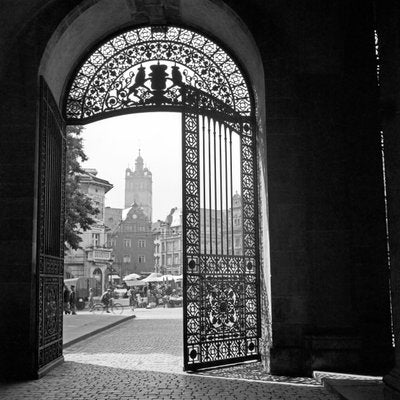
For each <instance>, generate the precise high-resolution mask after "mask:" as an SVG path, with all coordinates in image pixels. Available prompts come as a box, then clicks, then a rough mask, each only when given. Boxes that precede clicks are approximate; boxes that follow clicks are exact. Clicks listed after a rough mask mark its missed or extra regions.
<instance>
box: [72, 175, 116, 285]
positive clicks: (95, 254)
mask: <svg viewBox="0 0 400 400" xmlns="http://www.w3.org/2000/svg"><path fill="white" fill-rule="evenodd" d="M84 171H85V172H84V173H83V174H81V175H79V190H81V191H82V192H83V193H85V194H86V195H87V196H88V197H90V198H91V200H92V202H93V205H94V206H95V207H96V208H97V209H98V210H99V213H98V214H97V215H95V216H94V217H93V218H94V219H95V221H96V222H95V224H93V225H92V227H91V228H90V229H88V230H87V231H84V232H82V233H81V235H80V236H81V239H82V242H81V247H80V248H79V249H77V250H73V249H68V250H67V251H66V254H65V258H64V276H65V277H66V278H78V277H95V278H96V281H97V283H98V285H97V289H98V292H100V291H102V290H104V288H105V287H106V284H107V276H108V275H109V272H110V267H111V264H112V259H111V252H112V250H111V249H110V248H108V247H107V235H108V232H109V228H108V227H107V226H106V224H105V223H104V218H105V207H104V203H105V195H106V193H107V192H108V191H109V190H111V189H112V187H113V185H112V184H111V183H110V182H108V181H106V180H104V179H101V178H99V177H98V176H97V171H96V170H95V169H85V170H84Z"/></svg>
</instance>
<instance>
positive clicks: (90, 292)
mask: <svg viewBox="0 0 400 400" xmlns="http://www.w3.org/2000/svg"><path fill="white" fill-rule="evenodd" d="M93 297H94V290H93V288H89V311H93V306H94V298H93Z"/></svg>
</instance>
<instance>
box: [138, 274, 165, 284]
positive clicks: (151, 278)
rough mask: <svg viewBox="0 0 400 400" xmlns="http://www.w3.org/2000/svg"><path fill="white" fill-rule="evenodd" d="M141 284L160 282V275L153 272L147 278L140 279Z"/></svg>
mask: <svg viewBox="0 0 400 400" xmlns="http://www.w3.org/2000/svg"><path fill="white" fill-rule="evenodd" d="M160 278H161V279H160ZM142 282H146V283H151V282H162V274H160V273H158V272H153V273H151V274H150V275H149V276H148V277H147V278H144V279H142Z"/></svg>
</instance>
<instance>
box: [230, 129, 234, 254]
mask: <svg viewBox="0 0 400 400" xmlns="http://www.w3.org/2000/svg"><path fill="white" fill-rule="evenodd" d="M229 150H230V164H231V165H230V167H231V171H230V172H231V234H232V255H235V237H234V235H233V177H232V130H231V129H230V130H229Z"/></svg>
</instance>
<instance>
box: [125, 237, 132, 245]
mask: <svg viewBox="0 0 400 400" xmlns="http://www.w3.org/2000/svg"><path fill="white" fill-rule="evenodd" d="M124 246H125V247H132V241H131V239H124Z"/></svg>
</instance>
